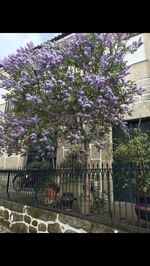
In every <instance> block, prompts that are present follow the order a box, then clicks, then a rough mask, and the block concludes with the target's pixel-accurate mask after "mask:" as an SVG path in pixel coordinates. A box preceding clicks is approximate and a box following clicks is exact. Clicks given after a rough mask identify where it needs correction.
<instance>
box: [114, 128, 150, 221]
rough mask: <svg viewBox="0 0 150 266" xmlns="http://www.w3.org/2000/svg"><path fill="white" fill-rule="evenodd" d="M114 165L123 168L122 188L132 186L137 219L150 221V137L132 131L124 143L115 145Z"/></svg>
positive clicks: (135, 130)
mask: <svg viewBox="0 0 150 266" xmlns="http://www.w3.org/2000/svg"><path fill="white" fill-rule="evenodd" d="M113 159H114V164H115V166H116V167H117V165H120V169H121V167H122V166H123V165H125V167H124V173H123V174H124V178H123V180H122V186H124V187H125V186H126V187H127V186H132V187H133V188H134V197H135V200H136V204H135V212H136V214H137V216H138V218H141V219H145V220H146V219H150V164H149V163H150V137H149V135H148V132H145V133H144V132H142V130H141V129H140V128H136V129H132V130H130V131H129V134H128V136H127V138H126V140H125V142H124V143H122V142H119V143H118V144H116V145H115V148H114V153H113Z"/></svg>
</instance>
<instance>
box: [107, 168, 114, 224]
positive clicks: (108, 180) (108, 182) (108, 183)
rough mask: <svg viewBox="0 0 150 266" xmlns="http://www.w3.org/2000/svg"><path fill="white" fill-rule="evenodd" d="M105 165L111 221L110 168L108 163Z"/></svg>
mask: <svg viewBox="0 0 150 266" xmlns="http://www.w3.org/2000/svg"><path fill="white" fill-rule="evenodd" d="M106 167H107V170H106V171H107V188H108V209H109V215H110V218H111V221H113V215H112V211H111V194H110V169H109V167H108V163H107V166H106Z"/></svg>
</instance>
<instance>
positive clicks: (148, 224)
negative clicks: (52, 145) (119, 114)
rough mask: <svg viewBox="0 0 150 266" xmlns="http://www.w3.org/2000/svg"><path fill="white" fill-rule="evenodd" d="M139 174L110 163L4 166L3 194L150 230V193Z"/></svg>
mask: <svg viewBox="0 0 150 266" xmlns="http://www.w3.org/2000/svg"><path fill="white" fill-rule="evenodd" d="M149 170H150V168H147V171H146V172H145V173H146V174H145V175H147V173H150V171H149ZM137 174H138V169H133V168H131V167H130V168H127V167H126V168H125V167H124V168H123V167H122V168H119V167H118V168H117V167H113V168H110V167H108V165H107V166H106V167H104V166H103V165H102V167H101V168H99V167H97V168H89V169H63V168H58V169H55V170H17V169H16V170H14V169H12V170H10V169H8V170H2V169H1V170H0V198H2V199H7V200H10V201H14V202H20V203H24V204H28V205H31V206H39V207H41V208H46V209H50V210H54V211H57V212H64V213H68V214H69V215H73V216H78V217H82V218H86V219H89V220H93V221H96V222H101V223H104V224H113V225H116V226H117V225H118V226H122V227H124V228H131V229H132V228H133V229H137V230H139V231H140V230H145V231H147V232H148V231H149V232H150V197H149V196H148V194H146V193H145V194H141V193H140V190H139V189H138V187H135V184H134V182H133V180H134V176H136V175H137Z"/></svg>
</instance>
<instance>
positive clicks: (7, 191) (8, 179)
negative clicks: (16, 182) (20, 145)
mask: <svg viewBox="0 0 150 266" xmlns="http://www.w3.org/2000/svg"><path fill="white" fill-rule="evenodd" d="M9 181H10V171H8V177H7V188H6V193H7V197H8V198H9Z"/></svg>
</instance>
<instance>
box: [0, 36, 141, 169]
mask: <svg viewBox="0 0 150 266" xmlns="http://www.w3.org/2000/svg"><path fill="white" fill-rule="evenodd" d="M127 40H128V34H123V33H102V34H99V33H80V34H74V36H72V37H71V39H70V40H62V42H59V43H47V44H44V45H43V46H42V48H36V49H35V48H34V47H33V45H32V44H28V45H27V47H26V48H20V49H19V50H18V51H17V52H16V54H13V55H10V56H8V57H7V58H5V59H4V60H3V62H2V65H3V69H4V72H3V74H1V79H2V86H3V87H4V88H5V89H7V90H8V91H9V93H8V94H7V95H6V100H9V101H11V103H12V104H13V105H14V107H13V108H12V110H10V111H9V112H8V113H5V114H2V118H1V127H0V145H1V147H2V150H5V151H7V152H8V153H9V154H12V152H21V151H22V148H23V147H24V148H25V147H26V148H30V147H36V150H37V155H39V156H45V153H46V154H47V156H48V155H51V154H52V153H53V152H54V150H55V149H56V148H57V145H58V139H62V140H65V141H68V142H69V143H70V144H73V145H77V146H79V147H80V152H82V153H84V154H85V164H86V165H87V163H88V156H89V144H90V142H94V143H95V145H96V147H97V148H98V149H102V148H104V147H105V139H106V136H107V134H108V133H109V131H110V128H111V126H113V125H117V126H120V127H125V122H124V120H123V115H124V114H126V113H127V114H129V115H131V110H130V108H129V104H130V103H132V102H133V97H134V96H135V95H136V94H139V95H141V93H142V89H141V88H137V87H136V85H135V83H134V82H132V81H131V80H128V79H127V76H128V74H129V68H130V66H129V65H128V64H127V62H126V61H125V59H124V58H125V55H126V54H127V53H134V52H135V51H136V50H137V49H138V47H139V46H140V45H141V44H142V42H141V40H139V41H138V42H133V44H132V45H127Z"/></svg>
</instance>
